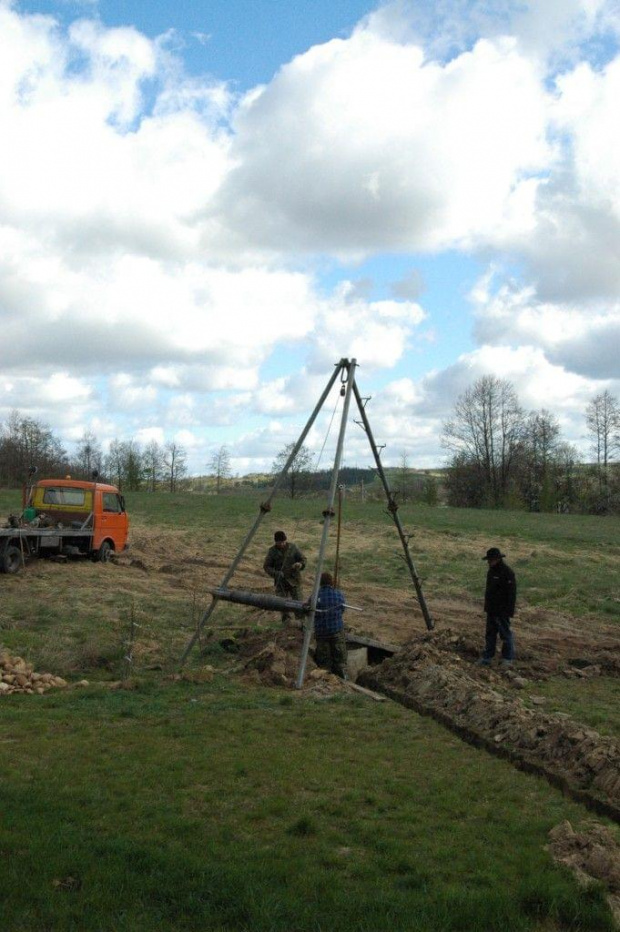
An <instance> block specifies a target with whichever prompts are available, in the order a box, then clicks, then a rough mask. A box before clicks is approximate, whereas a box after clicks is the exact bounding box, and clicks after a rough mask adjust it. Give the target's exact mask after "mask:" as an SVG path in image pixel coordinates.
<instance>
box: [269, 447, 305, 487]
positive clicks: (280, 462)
mask: <svg viewBox="0 0 620 932" xmlns="http://www.w3.org/2000/svg"><path fill="white" fill-rule="evenodd" d="M294 449H295V444H294V443H288V444H287V445H286V446H285V447H284V449H283V450H280V452H279V453H278V455H277V456H276V458H275V460H274V461H273V465H272V467H271V472H272V473H273V474H274V475H277V474H278V473H281V472H282V470H283V469H284V467H285V466H286V463H287V460H288V458H289V457H290V455H291V453H292V452H293V450H294ZM313 459H314V457H313V455H312V453H311V452H310V450H309V449H308V448H307V447H305V446H303V445H302V446H301V447H300V448H299V450H298V451H297V455H296V456H295V458H294V460H293V461H292V463H291V465H290V466H289V470H288V483H289V491H290V494H291V498H295V497H296V496H297V495H298V494H299V492H300V491H301V489H302V488H303V487H304V486H307V484H308V479H309V477H310V474H311V470H312V461H313Z"/></svg>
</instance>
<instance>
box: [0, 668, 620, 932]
mask: <svg viewBox="0 0 620 932" xmlns="http://www.w3.org/2000/svg"><path fill="white" fill-rule="evenodd" d="M2 711H3V722H2V732H1V735H2V739H1V740H2V745H3V748H4V752H3V754H2V755H1V756H0V772H1V773H2V784H1V786H2V789H1V790H0V795H1V799H2V822H1V823H0V859H1V860H2V864H3V869H2V870H1V871H0V895H1V896H2V901H3V926H4V927H5V928H8V929H17V928H19V929H22V930H26V932H28V930H33V932H34V930H36V932H40V930H43V929H53V930H54V932H64V930H78V929H79V930H91V929H92V930H108V929H109V930H144V932H147V930H149V932H150V930H152V929H156V928H162V929H170V930H190V929H196V930H198V929H209V930H231V929H232V930H248V932H249V930H251V932H263V930H265V932H266V930H269V932H279V930H282V932H290V930H295V932H306V930H308V932H316V930H326V932H327V930H332V929H339V930H345V932H346V930H356V932H383V930H385V929H388V928H389V929H393V930H411V929H416V930H421V932H423V930H429V932H430V930H432V932H438V930H468V932H475V930H481V932H482V930H484V932H490V930H502V932H503V930H506V929H510V930H514V932H519V930H543V929H546V930H549V929H558V930H559V929H584V930H585V929H592V930H594V929H596V930H605V929H611V928H612V926H611V922H610V917H609V913H608V911H607V908H606V906H605V905H604V903H603V900H602V896H601V892H600V890H598V889H592V890H585V891H584V890H580V889H578V888H577V886H576V884H575V882H574V881H573V880H572V879H571V877H570V876H569V875H568V874H567V873H565V872H564V871H563V870H561V869H559V868H558V867H556V866H555V865H554V864H553V863H552V861H551V859H550V857H549V855H548V854H547V852H546V851H545V850H544V845H545V844H546V836H547V832H548V830H549V829H550V828H551V827H552V826H553V825H555V824H557V823H558V822H559V821H561V820H562V819H564V818H569V819H571V820H572V821H573V822H574V823H578V822H579V820H580V819H581V818H582V817H583V815H584V813H583V811H582V810H581V809H580V808H579V807H578V806H576V805H572V804H570V803H568V802H567V801H566V800H564V799H563V798H562V797H561V795H559V794H558V793H556V792H554V791H553V790H552V789H550V788H549V787H548V786H547V785H546V784H545V783H542V782H541V781H539V780H536V779H535V778H533V777H529V776H526V775H524V774H521V773H518V772H516V771H515V770H513V768H511V767H510V766H509V765H508V764H507V763H505V762H502V761H499V760H496V759H493V758H489V757H487V756H486V755H481V754H480V753H479V752H477V751H475V750H474V749H472V748H469V747H466V746H463V745H462V744H461V743H460V742H459V741H458V740H457V739H456V738H454V737H453V736H452V735H450V734H449V733H447V732H446V731H444V730H443V729H441V728H440V727H439V726H437V725H436V724H435V723H434V722H432V721H430V720H427V719H422V718H419V717H418V716H416V715H414V714H412V713H410V712H407V711H405V710H404V709H402V708H400V707H398V706H395V705H393V704H391V703H386V704H381V705H379V704H375V703H370V704H369V703H368V702H367V700H365V699H362V698H359V697H345V698H338V699H333V700H331V701H322V702H311V701H298V700H295V701H292V702H291V701H285V702H282V701H280V698H279V694H278V693H275V692H266V691H261V690H254V689H252V690H247V689H244V688H243V687H241V686H235V685H231V684H230V683H228V682H227V681H225V680H224V679H223V678H217V679H216V680H215V681H214V682H213V683H212V684H209V685H207V686H200V687H198V686H196V685H192V684H178V685H170V686H169V687H168V688H165V689H163V688H161V687H159V686H156V685H149V684H146V685H144V686H143V688H142V689H140V690H138V691H136V692H112V693H110V692H105V691H103V690H90V691H84V692H77V691H76V692H69V693H64V694H55V695H50V694H48V695H47V696H46V697H44V699H43V700H33V699H31V698H28V697H24V698H22V699H17V700H15V701H12V702H11V703H5V704H3V709H2Z"/></svg>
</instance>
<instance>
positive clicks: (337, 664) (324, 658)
mask: <svg viewBox="0 0 620 932" xmlns="http://www.w3.org/2000/svg"><path fill="white" fill-rule="evenodd" d="M314 659H315V661H316V665H317V667H323V668H324V669H325V670H329V672H330V673H335V674H336V676H339V677H340V679H341V680H346V679H347V642H346V641H345V637H344V631H340V632H339V633H338V634H333V635H331V636H328V637H317V639H316V649H315V651H314Z"/></svg>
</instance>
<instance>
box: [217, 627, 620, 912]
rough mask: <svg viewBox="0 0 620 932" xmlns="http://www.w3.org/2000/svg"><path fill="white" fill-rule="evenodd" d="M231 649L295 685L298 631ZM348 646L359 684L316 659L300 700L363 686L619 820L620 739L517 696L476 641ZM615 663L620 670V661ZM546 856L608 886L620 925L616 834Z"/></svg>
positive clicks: (574, 840) (558, 833) (569, 840)
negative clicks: (483, 663)
mask: <svg viewBox="0 0 620 932" xmlns="http://www.w3.org/2000/svg"><path fill="white" fill-rule="evenodd" d="M212 636H213V635H212ZM363 644H364V645H365V646H362V645H363ZM233 645H234V647H233ZM230 646H231V647H233V649H234V651H235V653H236V656H237V664H236V666H235V667H234V672H235V673H238V674H240V675H241V676H243V677H244V678H245V679H246V680H248V681H249V682H254V683H256V684H260V685H262V686H274V687H279V688H288V689H293V688H294V685H295V679H296V676H297V671H298V665H299V656H300V651H301V646H302V636H301V632H300V631H299V630H298V629H296V628H295V627H294V626H291V627H288V628H284V629H282V630H280V631H277V632H271V633H270V634H267V632H265V633H262V634H256V633H255V632H251V631H250V630H247V631H240V632H239V636H237V637H236V638H234V641H231V644H230ZM348 646H349V648H350V654H349V656H350V658H351V657H355V662H356V663H359V661H360V654H362V653H363V654H364V655H365V657H366V661H367V662H366V663H365V664H364V665H363V666H361V669H359V672H357V675H356V677H355V681H356V682H355V685H352V684H350V683H349V684H347V683H343V682H342V681H340V680H338V679H337V678H336V677H335V676H332V675H331V674H329V673H327V672H326V671H323V670H320V669H318V668H317V667H316V666H315V664H314V662H313V658H312V655H310V657H309V659H308V667H307V676H306V681H305V684H304V688H303V689H302V690H299V691H295V693H294V695H296V696H297V697H298V698H299V699H300V700H303V699H314V700H317V699H328V698H329V697H330V696H333V695H334V693H335V692H340V691H344V690H347V689H350V688H353V689H360V688H361V689H362V690H363V691H364V693H365V694H366V695H368V696H370V697H373V698H381V699H383V698H387V699H391V700H394V701H396V702H399V703H401V704H402V705H404V706H405V707H407V708H410V709H412V710H414V711H415V712H417V713H419V714H422V715H429V716H432V717H433V718H434V719H436V720H437V721H438V722H440V723H441V724H442V725H444V726H446V727H448V728H449V729H450V730H451V731H453V732H454V733H455V734H456V735H458V736H459V737H460V738H462V739H463V740H465V741H467V742H468V743H470V744H473V745H474V746H475V747H477V748H480V749H481V750H483V751H487V752H490V753H492V754H495V755H499V756H501V757H503V758H505V759H506V760H508V761H510V762H511V763H512V764H513V765H515V766H516V767H517V768H519V769H521V770H524V771H526V772H529V773H532V774H535V775H536V776H541V777H544V778H546V779H547V780H548V781H549V782H550V783H551V784H552V785H554V786H556V787H557V788H559V789H560V790H561V791H562V792H563V793H565V794H566V795H569V796H570V797H571V798H573V799H574V800H576V801H578V802H579V803H581V804H583V805H584V806H586V807H587V808H588V809H590V810H594V811H595V812H597V813H598V814H599V815H604V816H606V817H608V818H610V819H612V820H614V821H616V822H619V823H620V742H618V741H617V740H616V739H615V738H611V737H606V736H603V735H600V734H599V733H598V732H596V731H595V730H594V729H592V728H587V727H584V726H583V725H581V724H580V723H578V722H576V721H573V720H572V719H570V718H569V716H568V715H565V714H563V713H557V714H553V713H548V712H545V711H542V710H541V709H540V708H537V707H533V708H530V707H528V706H527V705H526V703H525V702H524V700H523V699H522V698H521V697H520V694H522V693H523V691H524V690H527V688H528V686H529V682H528V680H527V679H526V677H525V676H523V675H522V673H520V672H517V671H514V670H508V671H506V672H502V673H499V672H495V671H494V670H492V669H486V668H483V669H481V668H478V667H476V666H475V665H474V663H473V662H472V656H471V655H472V644H471V643H469V642H468V640H467V639H466V638H464V637H463V636H462V635H458V634H456V633H455V632H454V631H451V630H442V631H438V632H435V631H434V632H431V633H427V634H420V635H416V636H414V637H413V638H411V639H410V640H409V641H408V642H407V643H406V644H404V645H402V646H401V647H395V646H394V645H387V644H386V645H382V644H381V643H380V642H376V641H374V640H372V639H369V638H367V637H365V636H359V635H355V634H354V633H353V634H351V633H350V634H349V636H348ZM599 659H602V660H603V663H606V661H605V660H604V658H601V656H600V655H599ZM368 661H370V662H368ZM608 661H609V664H610V666H611V669H613V670H614V671H616V666H615V662H614V658H613V657H612V656H609V658H608ZM584 663H585V661H584ZM583 669H584V668H583V667H575V668H573V667H572V666H570V665H569V666H567V667H566V668H565V670H564V674H565V675H567V676H575V675H576V676H579V675H580V674H581V675H584V674H583ZM586 669H588V673H587V674H585V675H588V676H592V675H596V674H597V671H599V670H600V666H598V667H597V666H595V665H594V664H588V665H587V667H586ZM575 670H577V671H579V672H578V673H576V674H575ZM231 672H233V670H231ZM351 672H353V670H352V671H351ZM548 850H549V853H550V854H551V856H552V857H553V858H554V859H555V860H556V861H558V862H559V863H561V864H563V865H565V866H566V867H567V868H568V869H569V870H571V871H572V872H573V874H574V875H575V877H576V878H577V880H578V882H579V883H581V884H583V885H588V884H591V883H593V882H598V883H601V884H603V885H604V887H605V888H606V889H607V899H608V902H609V906H610V909H611V910H612V913H613V915H614V917H615V920H616V922H617V923H618V925H619V927H620V846H619V845H618V842H617V841H616V837H615V835H614V833H613V832H612V831H611V830H610V829H609V828H607V827H606V826H605V825H603V824H601V823H599V822H596V821H589V822H585V823H584V824H583V825H581V826H580V827H579V829H578V830H575V829H574V828H573V826H572V825H571V824H570V823H569V822H564V823H562V824H560V825H557V826H555V827H554V828H553V829H552V830H551V832H550V833H549V844H548Z"/></svg>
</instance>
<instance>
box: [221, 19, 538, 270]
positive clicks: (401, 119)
mask: <svg viewBox="0 0 620 932" xmlns="http://www.w3.org/2000/svg"><path fill="white" fill-rule="evenodd" d="M542 78H543V75H542V74H541V73H540V72H539V70H538V67H537V66H536V65H535V64H534V63H532V61H530V60H528V59H527V58H526V57H525V56H523V55H522V54H521V53H520V52H519V50H518V48H517V44H516V42H515V41H513V40H511V39H509V38H498V39H497V40H495V41H489V40H481V41H479V42H478V43H477V44H476V45H475V47H474V48H473V49H472V50H471V51H469V52H466V53H463V54H462V55H460V56H458V57H456V58H454V59H453V60H451V61H450V62H448V63H446V64H441V63H439V62H434V61H427V60H425V57H424V51H423V49H422V48H421V47H419V46H417V45H415V44H405V43H400V42H397V41H393V40H390V39H389V38H385V37H384V36H382V35H380V34H377V33H376V32H374V31H373V30H372V28H370V27H366V28H360V29H358V30H357V31H356V32H355V33H354V34H353V36H352V37H351V38H350V39H348V40H333V41H331V42H328V43H326V44H325V45H322V46H317V47H315V48H313V49H310V50H309V51H308V52H306V53H305V54H304V55H300V56H298V57H297V58H296V59H294V60H293V61H292V62H291V63H290V64H288V65H287V66H285V67H284V68H282V69H281V71H280V72H279V74H278V75H277V76H276V78H275V79H274V81H273V82H272V83H271V84H270V85H269V86H268V87H265V88H264V89H262V91H261V92H260V93H256V92H254V93H253V94H251V95H249V96H248V98H247V99H246V100H245V101H244V102H242V104H241V106H240V108H239V110H238V112H237V115H236V119H235V123H234V128H235V139H234V141H233V145H232V148H231V157H232V159H233V160H234V161H235V162H236V167H235V168H234V169H233V170H232V171H231V172H230V173H229V175H228V176H227V179H226V181H225V182H224V185H223V188H222V191H221V193H220V195H219V198H218V204H219V206H220V210H221V212H222V214H223V215H225V217H226V220H225V222H226V224H227V225H229V226H231V227H232V229H233V231H234V232H235V234H236V236H237V237H238V238H239V239H240V240H241V241H244V240H248V239H249V240H250V242H252V243H254V244H255V245H258V246H265V247H269V246H271V247H273V248H278V249H283V248H290V246H293V247H297V248H299V249H310V250H325V249H327V250H333V251H336V252H340V253H346V252H349V253H355V252H360V253H363V252H367V251H371V250H375V249H389V248H408V249H437V248H441V247H445V246H447V245H454V244H460V243H464V242H468V241H469V240H471V239H472V238H473V239H475V238H476V237H477V236H481V235H483V234H488V233H489V232H490V231H492V230H493V229H494V228H495V227H496V226H497V225H498V224H500V223H501V222H502V219H503V217H504V213H505V211H506V210H507V205H508V203H509V201H510V199H511V197H512V195H513V193H514V190H515V188H516V187H517V186H518V184H519V182H520V181H521V180H522V179H524V178H526V177H527V175H528V173H531V172H533V171H539V170H541V169H545V168H547V167H548V166H549V165H550V158H551V151H550V149H549V147H548V145H547V142H546V139H545V130H546V106H547V102H546V94H545V90H544V85H543V80H542Z"/></svg>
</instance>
